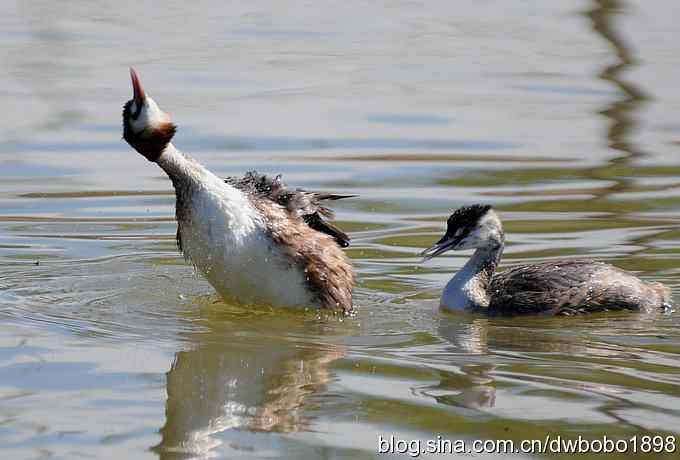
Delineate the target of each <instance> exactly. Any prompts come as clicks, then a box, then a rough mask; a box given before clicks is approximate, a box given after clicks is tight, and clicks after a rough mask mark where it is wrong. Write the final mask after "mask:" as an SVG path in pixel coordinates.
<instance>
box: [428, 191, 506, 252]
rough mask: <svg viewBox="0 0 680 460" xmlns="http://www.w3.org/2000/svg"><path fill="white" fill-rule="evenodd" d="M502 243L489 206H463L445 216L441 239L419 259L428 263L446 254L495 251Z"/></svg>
mask: <svg viewBox="0 0 680 460" xmlns="http://www.w3.org/2000/svg"><path fill="white" fill-rule="evenodd" d="M503 241H504V235H503V227H502V225H501V222H500V220H499V219H498V216H497V215H496V213H495V212H494V210H493V208H492V207H491V206H489V205H481V204H475V205H472V206H463V207H462V208H458V209H456V210H455V211H454V212H453V214H451V216H449V219H448V220H447V221H446V233H445V234H444V236H443V237H442V238H441V239H440V240H439V241H437V242H436V243H435V244H434V245H433V246H431V247H429V248H428V249H426V250H424V251H423V252H422V256H423V257H424V260H429V259H431V258H433V257H436V256H438V255H440V254H443V253H444V252H446V251H450V250H453V251H458V250H462V249H472V248H481V247H498V246H499V245H502V244H503Z"/></svg>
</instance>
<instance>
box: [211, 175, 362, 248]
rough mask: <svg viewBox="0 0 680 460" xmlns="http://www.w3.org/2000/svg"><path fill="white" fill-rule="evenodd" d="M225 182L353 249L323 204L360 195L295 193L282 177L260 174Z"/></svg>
mask: <svg viewBox="0 0 680 460" xmlns="http://www.w3.org/2000/svg"><path fill="white" fill-rule="evenodd" d="M224 181H225V182H226V183H228V184H229V185H232V186H234V187H236V188H237V189H239V190H241V191H243V192H246V193H250V194H252V195H254V196H256V197H258V198H266V199H268V200H271V201H273V202H274V203H277V204H279V205H280V206H283V207H284V208H285V209H286V210H287V211H288V213H289V214H291V215H293V216H295V217H299V218H302V219H303V220H304V222H305V223H306V224H307V225H308V226H309V227H310V228H312V229H314V230H316V231H319V232H322V233H326V234H327V235H330V236H332V237H333V238H335V241H337V243H338V245H340V247H343V248H345V247H347V246H349V241H350V238H349V236H348V235H347V234H346V233H345V232H343V231H342V230H340V229H339V228H338V227H336V226H334V225H332V224H331V223H329V222H327V221H326V220H324V217H325V218H332V217H333V215H334V214H333V211H332V210H331V209H329V208H327V207H325V206H323V205H322V204H321V202H323V201H335V200H341V199H343V198H352V197H354V196H356V195H338V194H334V193H321V192H308V191H306V190H303V189H300V188H297V189H292V188H288V187H287V186H286V184H285V183H284V182H283V181H282V180H281V176H280V175H278V176H275V177H270V176H267V175H265V174H259V173H257V172H256V171H249V172H247V173H246V174H245V175H244V176H243V177H227V178H226V179H225V180H224Z"/></svg>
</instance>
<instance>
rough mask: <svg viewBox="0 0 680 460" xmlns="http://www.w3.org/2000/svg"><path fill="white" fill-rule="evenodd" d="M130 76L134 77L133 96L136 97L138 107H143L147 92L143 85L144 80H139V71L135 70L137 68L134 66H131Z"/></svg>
mask: <svg viewBox="0 0 680 460" xmlns="http://www.w3.org/2000/svg"><path fill="white" fill-rule="evenodd" d="M130 78H131V79H132V97H133V98H134V101H135V104H136V105H137V107H142V106H143V105H144V101H145V100H146V93H145V92H144V88H143V87H142V82H141V81H139V76H137V72H135V69H133V68H132V67H130Z"/></svg>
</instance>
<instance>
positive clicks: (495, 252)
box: [440, 244, 503, 311]
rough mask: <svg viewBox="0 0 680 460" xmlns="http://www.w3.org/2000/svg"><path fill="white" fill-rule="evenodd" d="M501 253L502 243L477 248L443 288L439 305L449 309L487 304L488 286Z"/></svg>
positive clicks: (472, 308) (465, 308)
mask: <svg viewBox="0 0 680 460" xmlns="http://www.w3.org/2000/svg"><path fill="white" fill-rule="evenodd" d="M502 253H503V245H502V244H501V245H500V246H494V247H485V248H479V249H477V250H476V251H475V253H474V254H473V255H472V257H470V260H468V261H467V263H466V264H465V265H464V266H463V268H462V269H460V271H458V273H456V275H455V276H454V277H453V278H451V280H450V281H449V282H448V283H447V285H446V287H445V288H444V292H443V293H442V297H441V301H440V305H441V307H442V308H444V309H446V310H451V311H460V310H478V309H481V308H486V307H488V306H489V295H488V292H487V290H488V287H489V283H490V282H491V278H492V277H493V274H494V271H495V270H496V267H497V266H498V263H499V262H500V259H501V254H502Z"/></svg>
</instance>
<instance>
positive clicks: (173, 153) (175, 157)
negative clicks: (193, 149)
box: [156, 142, 223, 187]
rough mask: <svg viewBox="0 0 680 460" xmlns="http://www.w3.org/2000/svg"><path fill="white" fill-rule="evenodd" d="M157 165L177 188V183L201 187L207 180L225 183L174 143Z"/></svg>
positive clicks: (169, 146)
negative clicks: (213, 179)
mask: <svg viewBox="0 0 680 460" xmlns="http://www.w3.org/2000/svg"><path fill="white" fill-rule="evenodd" d="M156 163H158V166H160V167H161V168H162V169H163V171H165V172H166V174H167V175H168V176H169V177H170V179H172V182H173V184H174V185H175V187H177V184H176V183H175V181H179V182H184V183H186V184H187V185H189V184H196V185H199V184H200V183H202V182H205V181H206V180H210V179H212V178H215V179H218V180H219V181H220V182H223V181H222V179H220V178H219V177H217V176H215V175H214V174H213V173H211V172H210V171H208V169H207V168H206V167H205V166H203V165H202V164H200V163H199V162H198V161H196V160H194V159H193V158H191V157H190V156H189V155H186V154H184V153H183V152H181V151H179V150H178V149H177V148H176V147H175V146H174V145H173V144H172V142H170V143H168V145H167V146H165V149H163V152H162V153H161V156H160V157H158V160H157V161H156Z"/></svg>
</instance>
